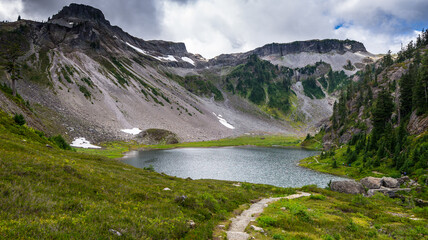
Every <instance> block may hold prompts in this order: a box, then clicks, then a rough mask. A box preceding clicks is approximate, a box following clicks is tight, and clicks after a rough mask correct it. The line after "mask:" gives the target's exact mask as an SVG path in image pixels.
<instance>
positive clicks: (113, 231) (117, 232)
mask: <svg viewBox="0 0 428 240" xmlns="http://www.w3.org/2000/svg"><path fill="white" fill-rule="evenodd" d="M108 231H109V232H111V233H113V234H114V235H116V236H119V237H120V236H122V233H120V232H119V231H117V230H114V229H109V230H108Z"/></svg>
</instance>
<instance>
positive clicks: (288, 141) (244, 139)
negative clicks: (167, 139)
mask: <svg viewBox="0 0 428 240" xmlns="http://www.w3.org/2000/svg"><path fill="white" fill-rule="evenodd" d="M300 142H301V139H300V138H298V137H296V136H285V135H268V136H241V137H237V138H224V139H220V140H213V141H203V142H184V143H177V144H157V145H144V144H138V143H137V142H135V141H131V142H108V143H101V144H100V146H101V147H102V149H84V148H76V149H75V150H76V151H77V152H83V153H91V154H97V155H102V156H105V157H108V158H120V157H123V155H124V154H125V153H126V152H129V151H132V150H150V149H170V148H194V147H230V146H259V147H300ZM308 149H311V148H308Z"/></svg>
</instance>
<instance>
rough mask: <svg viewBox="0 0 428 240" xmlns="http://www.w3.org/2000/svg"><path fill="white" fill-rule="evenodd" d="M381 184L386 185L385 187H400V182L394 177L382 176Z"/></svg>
mask: <svg viewBox="0 0 428 240" xmlns="http://www.w3.org/2000/svg"><path fill="white" fill-rule="evenodd" d="M382 186H384V187H387V188H398V187H400V183H399V182H398V180H397V179H395V178H392V177H383V178H382Z"/></svg>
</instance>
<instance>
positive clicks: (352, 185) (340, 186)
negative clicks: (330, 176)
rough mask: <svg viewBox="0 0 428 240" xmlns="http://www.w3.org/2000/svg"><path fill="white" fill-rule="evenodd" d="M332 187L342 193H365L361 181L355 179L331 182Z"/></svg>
mask: <svg viewBox="0 0 428 240" xmlns="http://www.w3.org/2000/svg"><path fill="white" fill-rule="evenodd" d="M330 189H331V190H332V191H335V192H340V193H350V194H363V193H365V191H364V187H363V185H362V184H361V183H359V182H355V181H334V182H331V184H330Z"/></svg>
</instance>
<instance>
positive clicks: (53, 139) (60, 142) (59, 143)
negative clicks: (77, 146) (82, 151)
mask: <svg viewBox="0 0 428 240" xmlns="http://www.w3.org/2000/svg"><path fill="white" fill-rule="evenodd" d="M49 141H51V142H52V143H55V144H56V145H57V146H58V147H59V148H61V149H64V150H71V147H70V145H69V144H68V143H67V142H66V141H65V139H64V138H63V137H62V136H61V135H57V136H54V137H50V138H49Z"/></svg>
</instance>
